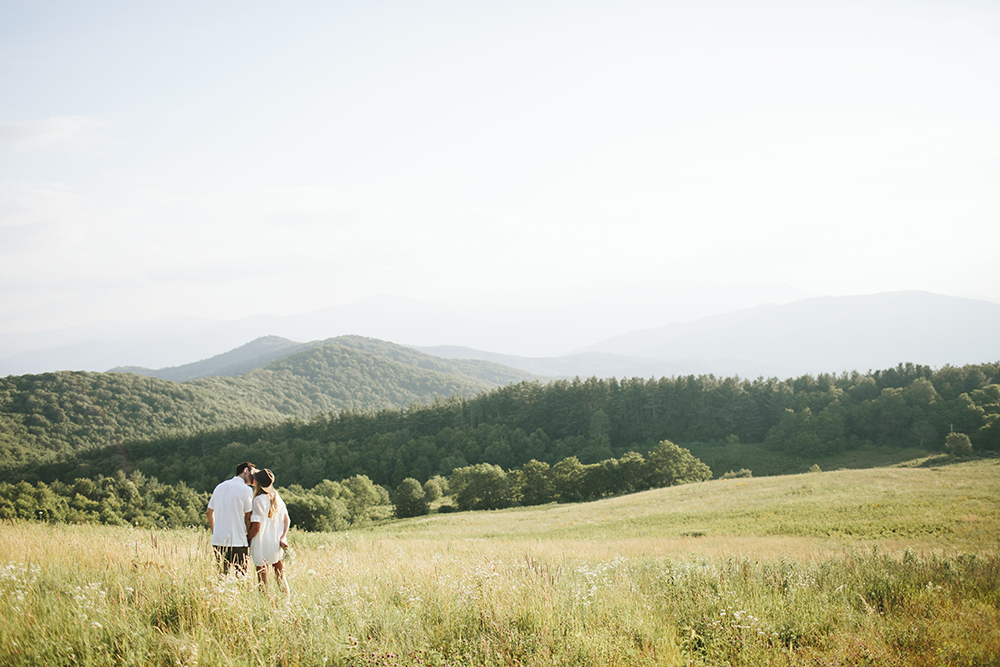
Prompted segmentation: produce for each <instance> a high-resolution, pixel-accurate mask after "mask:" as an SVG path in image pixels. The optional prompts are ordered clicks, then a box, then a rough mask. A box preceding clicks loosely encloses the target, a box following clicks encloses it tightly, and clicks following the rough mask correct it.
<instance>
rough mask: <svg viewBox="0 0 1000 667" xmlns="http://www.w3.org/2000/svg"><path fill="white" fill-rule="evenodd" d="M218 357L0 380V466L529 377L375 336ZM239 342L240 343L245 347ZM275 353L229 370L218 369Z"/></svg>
mask: <svg viewBox="0 0 1000 667" xmlns="http://www.w3.org/2000/svg"><path fill="white" fill-rule="evenodd" d="M256 343H257V344H256V345H251V346H250V347H249V348H248V349H240V350H234V351H233V353H230V354H229V355H221V357H222V358H221V359H210V360H206V361H204V362H199V363H198V364H191V365H190V366H188V367H180V368H173V369H166V372H165V373H164V375H166V376H170V375H174V376H178V377H183V376H194V375H199V374H201V375H204V374H205V373H219V374H218V375H210V376H202V377H200V378H199V379H195V380H187V381H184V382H176V381H172V380H169V379H163V378H160V377H147V376H143V375H138V374H134V373H123V372H114V373H111V372H109V373H90V372H83V371H61V372H57V373H44V374H40V375H22V376H8V377H6V378H0V469H7V470H10V469H12V468H20V467H22V466H24V465H26V464H32V463H44V462H47V461H54V460H59V459H61V458H65V457H67V456H71V455H72V454H74V453H75V452H78V451H84V450H89V449H92V448H96V447H104V446H108V445H115V444H120V443H123V442H126V441H132V440H140V439H144V438H151V437H159V436H163V435H165V434H168V433H179V432H194V431H201V430H205V429H213V428H220V427H225V426H232V425H236V424H243V423H253V422H256V423H262V422H276V421H280V420H284V419H287V418H289V417H298V418H302V419H307V418H309V417H311V416H313V415H315V414H316V413H320V412H329V411H343V410H380V409H385V408H401V407H406V406H409V405H411V404H413V403H420V402H429V401H432V400H434V398H435V397H449V396H454V395H456V394H462V395H466V396H472V395H475V394H479V393H481V392H484V391H487V390H488V389H490V388H492V387H495V386H497V385H499V384H505V383H507V382H512V381H515V380H523V379H530V378H531V377H532V376H530V375H529V374H526V373H523V372H520V371H515V370H513V369H505V368H503V367H501V366H499V365H498V364H493V363H490V362H481V361H473V362H451V361H447V360H442V359H438V358H436V357H432V356H429V355H424V354H421V353H419V352H415V351H413V350H410V349H408V348H403V347H401V346H396V345H393V344H391V343H384V342H382V341H376V340H374V339H365V338H360V337H345V338H342V339H333V340H330V341H320V342H315V343H309V344H297V343H292V342H291V341H284V340H283V339H267V340H262V341H257V342H256ZM244 347H247V346H244ZM285 352H290V354H287V355H286V356H283V357H282V358H278V359H276V360H274V361H270V363H268V364H267V365H265V366H261V367H255V368H253V369H252V370H250V371H249V372H246V373H242V374H240V375H236V376H224V375H222V374H221V373H223V372H227V371H228V372H231V371H232V370H233V369H238V368H240V367H241V364H242V367H247V366H253V365H255V364H258V363H261V362H262V360H267V358H268V357H269V356H276V357H280V356H281V355H282V354H283V353H285Z"/></svg>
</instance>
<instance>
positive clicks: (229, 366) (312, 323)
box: [0, 292, 1000, 384]
mask: <svg viewBox="0 0 1000 667" xmlns="http://www.w3.org/2000/svg"><path fill="white" fill-rule="evenodd" d="M633 307H641V306H639V305H634V306H633ZM390 316H391V317H390ZM663 317H667V315H664V316H663ZM366 318H367V319H366ZM474 319H475V318H469V317H466V316H465V315H463V314H462V313H460V312H457V311H454V310H448V309H444V308H442V307H438V306H431V305H428V304H421V303H420V302H418V301H414V300H407V299H397V298H394V297H384V298H380V299H373V300H368V301H366V302H364V303H359V304H355V305H354V306H353V307H352V308H346V307H345V308H341V309H336V310H328V311H316V312H315V313H312V314H307V315H303V316H295V317H290V318H279V317H263V316H262V317H258V318H246V319H244V320H240V321H237V322H229V323H211V325H210V326H209V325H206V324H205V322H204V321H198V320H171V321H169V322H162V323H159V325H158V326H159V328H157V327H153V326H152V325H149V326H150V327H152V328H148V329H143V327H142V325H139V324H136V323H122V324H121V330H122V336H123V337H124V338H125V339H124V340H115V339H113V337H112V336H111V335H110V334H109V333H108V332H107V331H105V332H104V333H100V334H98V332H96V331H93V332H89V330H87V329H86V328H79V330H78V331H75V333H74V332H69V333H68V332H65V331H64V332H42V333H40V334H37V335H36V338H35V344H37V345H38V347H37V348H36V349H33V350H24V349H22V348H23V347H24V346H25V345H28V344H29V342H28V340H27V339H26V338H24V335H22V334H2V335H0V350H2V349H4V346H6V349H8V350H11V349H15V348H17V349H22V351H20V352H17V353H15V354H12V355H10V356H8V357H7V358H5V359H0V375H3V374H5V373H6V374H24V373H28V372H40V371H42V370H56V369H62V368H84V369H92V370H93V369H105V368H112V367H113V368H115V369H116V370H125V371H131V372H136V373H139V374H143V375H150V376H153V377H159V378H163V379H170V380H175V381H184V380H192V379H198V378H207V377H214V376H219V377H234V376H237V375H240V374H242V373H247V372H250V371H252V370H254V369H257V368H262V367H265V366H266V365H268V364H270V363H272V362H275V361H277V360H280V359H282V358H285V357H287V356H290V355H292V354H295V353H297V352H302V351H304V350H307V349H309V348H312V347H315V346H317V345H321V344H322V343H324V342H329V341H331V340H337V341H339V343H338V344H341V345H346V346H348V347H354V348H355V349H359V350H363V349H365V347H364V345H362V344H361V343H359V342H358V341H362V340H365V338H362V337H360V336H340V337H338V338H330V337H329V336H330V334H337V333H340V334H343V333H356V332H357V331H364V330H366V329H367V330H370V329H378V328H380V327H382V328H384V329H386V330H390V329H392V326H388V325H387V324H386V322H387V321H388V320H395V321H398V322H401V323H406V322H409V323H410V324H399V325H394V326H396V330H397V331H398V333H400V335H406V333H407V332H409V333H410V334H412V335H413V336H414V338H417V339H421V338H426V336H427V335H428V332H429V331H431V329H432V328H433V327H437V330H438V331H439V332H441V331H443V332H447V333H440V335H441V337H442V338H447V339H451V340H459V339H461V338H462V337H463V336H467V337H468V338H470V339H476V338H477V334H475V332H474V331H473V330H474V329H476V328H477V327H478V328H480V329H482V328H489V327H491V326H494V327H495V329H496V330H495V331H494V335H502V334H504V333H505V332H506V333H508V334H509V333H510V331H511V327H512V324H511V323H510V322H507V323H501V322H494V323H492V324H491V323H490V322H488V321H486V320H475V321H473V320H474ZM365 322H368V323H367V324H365ZM268 327H270V329H269V328H268ZM348 327H354V328H355V330H354V331H350V330H349V329H348V330H347V331H345V330H344V329H345V328H348ZM284 331H296V332H298V333H305V334H310V333H315V334H317V335H316V336H315V337H306V338H299V339H298V340H309V341H312V342H305V343H302V342H294V341H295V338H294V337H293V336H285V337H282V332H284ZM250 332H253V333H254V334H255V335H254V336H253V337H252V338H253V342H252V343H246V341H247V340H250V338H247V337H246V336H248V334H249V333H250ZM88 335H95V336H98V337H97V338H91V339H89V340H86V341H85V342H76V343H73V344H70V345H56V346H54V347H44V346H45V345H47V344H51V343H55V342H57V341H59V340H63V341H66V340H71V339H72V340H77V341H79V340H81V339H85V338H86V337H87V336H88ZM519 335H521V336H522V337H523V336H524V335H526V334H525V333H524V332H523V331H522V332H520V333H519ZM549 335H551V332H550V333H549ZM74 336H75V337H76V338H74ZM479 338H480V339H481V338H482V337H481V336H479ZM368 340H374V339H373V338H371V337H368ZM396 340H397V342H399V343H407V344H408V346H406V347H404V345H402V344H398V345H395V348H394V349H395V350H396V351H395V352H394V354H395V355H396V358H398V359H400V360H402V359H403V358H404V356H405V355H404V354H403V353H402V352H401V350H405V349H409V350H416V351H418V352H422V353H425V355H433V357H436V358H438V359H441V360H449V361H450V362H451V364H452V365H451V366H448V367H447V369H446V370H444V371H443V372H447V373H452V372H455V370H456V369H458V368H459V367H461V368H462V369H464V370H463V371H462V372H463V373H466V374H468V373H472V374H473V375H471V376H469V377H472V376H475V373H476V372H482V373H486V374H487V375H486V376H482V377H480V380H483V381H488V382H491V383H494V384H497V383H499V384H503V383H505V382H509V381H516V380H517V379H523V377H533V376H542V377H550V378H551V377H574V376H580V377H590V376H595V375H596V376H599V377H618V378H623V377H645V378H648V377H662V376H673V375H688V374H694V375H699V374H709V373H712V374H715V375H717V376H729V375H740V376H742V377H758V376H765V377H782V378H784V377H793V376H798V375H801V374H804V373H813V374H816V373H821V372H837V373H839V372H841V371H851V370H859V371H866V370H869V369H874V368H887V367H891V366H895V365H896V364H899V363H901V362H914V363H921V364H926V365H930V366H935V367H939V366H943V365H946V364H951V365H962V364H966V363H983V362H987V361H993V360H998V359H1000V305H998V304H994V303H990V302H987V301H979V300H974V299H963V298H958V297H949V296H942V295H937V294H930V293H927V292H891V293H883V294H873V295H868V296H850V297H815V298H808V299H801V300H798V301H793V302H791V303H785V304H783V305H777V304H769V305H759V306H756V307H753V308H746V309H742V310H737V311H735V312H731V313H726V314H718V315H710V316H708V317H703V318H700V319H697V320H694V321H691V322H674V323H671V324H666V325H664V326H660V327H655V328H646V329H640V330H635V331H631V332H628V333H622V334H620V335H617V336H613V337H609V338H605V339H603V340H601V341H600V342H597V343H589V344H585V345H576V346H575V348H574V347H571V346H570V344H571V343H572V342H573V341H574V340H578V336H577V337H576V338H569V337H567V339H566V343H567V345H566V350H567V353H565V354H561V355H555V356H545V357H533V356H519V355H511V354H503V353H498V352H493V351H487V350H485V349H482V348H476V347H473V346H462V345H420V344H417V343H418V341H416V340H408V339H406V338H399V339H396ZM227 341H236V342H233V343H232V344H231V345H229V346H228V347H223V346H224V345H227ZM351 341H354V342H353V343H352V342H351ZM381 343H382V342H381V341H380V344H381ZM19 346H20V347H19ZM210 350H214V351H211V352H210V353H204V354H203V353H202V352H206V351H210ZM220 350H221V353H220ZM226 350H228V351H226ZM198 351H201V352H198ZM196 352H198V354H197V355H195V353H196ZM182 354H186V355H188V356H187V357H186V359H182V360H178V361H174V362H168V363H156V362H157V360H164V359H178V357H179V356H180V355H182ZM125 359H135V360H140V359H145V360H152V361H153V362H154V363H148V361H146V362H140V363H136V362H134V361H133V362H130V363H129V365H123V363H122V361H123V360H125ZM192 359H202V361H191V360H192ZM427 359H428V357H424V358H423V359H422V360H421V361H420V362H419V364H417V365H421V364H422V366H421V367H424V368H430V366H428V365H427V364H429V363H430V362H428V361H427ZM459 360H464V362H463V363H464V365H456V364H457V362H458V361H459ZM474 361H478V362H492V363H493V364H495V365H499V366H503V367H506V368H500V367H499V366H492V367H491V366H479V367H477V368H475V369H474V368H473V366H471V365H470V364H471V363H472V362H474ZM103 362H107V363H106V365H100V364H102V363H103ZM410 362H413V360H412V359H410V360H408V361H407V363H410ZM154 368H158V370H150V369H154ZM27 369H33V370H27ZM488 369H489V370H488ZM512 369H517V370H519V371H522V372H523V373H526V374H529V375H527V376H518V375H517V373H514V372H513V371H512ZM474 371H475V372H474ZM476 377H479V376H476ZM486 377H488V378H489V379H488V380H487V379H486Z"/></svg>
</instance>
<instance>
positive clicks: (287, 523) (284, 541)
mask: <svg viewBox="0 0 1000 667" xmlns="http://www.w3.org/2000/svg"><path fill="white" fill-rule="evenodd" d="M291 527H292V520H291V519H289V518H288V512H285V524H284V530H282V531H281V537H279V538H278V544H280V545H281V547H282V548H283V549H287V548H288V529H289V528H291Z"/></svg>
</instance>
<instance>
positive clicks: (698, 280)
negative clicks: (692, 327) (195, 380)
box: [0, 0, 1000, 344]
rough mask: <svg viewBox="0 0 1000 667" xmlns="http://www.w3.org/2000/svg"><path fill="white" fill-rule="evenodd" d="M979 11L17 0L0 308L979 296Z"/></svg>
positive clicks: (62, 312)
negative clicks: (762, 291) (743, 294)
mask: <svg viewBox="0 0 1000 667" xmlns="http://www.w3.org/2000/svg"><path fill="white" fill-rule="evenodd" d="M998 37H1000V8H998V7H997V6H996V5H995V4H994V3H989V2H985V1H971V0H965V1H961V0H959V1H953V2H943V1H926V2H919V3H901V2H896V1H888V0H875V1H874V2H865V3H860V2H842V3H829V4H816V3H811V4H802V3H794V2H790V1H778V0H769V1H765V2H759V3H749V4H748V3H736V2H722V1H716V2H703V3H693V2H689V3H684V2H680V3H652V2H622V3H614V4H607V3H569V2H565V1H553V2H540V3H538V2H535V3H522V2H513V3H497V4H483V3H476V4H471V5H470V4H468V3H457V2H438V1H433V2H426V1H425V2H416V3H413V2H411V3H402V2H381V3H361V2H343V3H336V4H327V3H318V2H307V3H301V4H297V5H294V6H281V7H278V6H275V5H272V4H266V3H261V2H250V3H235V2H224V3H212V4H210V5H203V4H196V3H192V2H179V3H171V4H169V5H152V6H150V5H136V4H133V3H127V2H117V1H116V2H96V3H88V4H86V5H73V4H69V5H67V4H57V3H52V2H28V1H13V2H8V3H5V4H4V5H3V7H2V8H0V91H2V92H6V93H7V94H5V95H0V332H3V333H13V332H31V331H44V330H53V329H60V328H65V327H72V326H77V325H84V324H88V323H92V322H99V321H106V320H130V321H133V320H156V319H161V318H170V317H184V316H190V317H200V318H206V319H214V320H235V319H239V318H243V317H247V316H250V315H255V314H270V315H276V316H287V315H293V314H298V313H306V312H309V311H312V310H316V309H320V308H327V307H331V306H336V305H344V304H352V303H356V302H358V301H359V300H363V299H366V298H370V297H373V296H376V295H383V294H388V295H397V296H400V297H404V298H409V299H418V300H420V301H423V302H427V303H432V304H439V305H441V306H442V307H444V306H446V307H449V308H459V309H465V310H474V311H477V312H491V311H492V312H495V313H499V314H504V313H512V314H513V315H512V317H524V318H529V319H530V317H532V316H533V315H532V314H533V313H539V312H542V313H544V312H545V311H547V310H551V309H553V308H557V307H559V304H568V305H567V306H566V307H567V308H569V307H570V305H571V304H574V303H584V302H588V300H589V301H593V300H596V301H597V302H601V303H605V302H607V303H610V304H613V305H614V307H615V308H617V309H618V310H617V311H616V312H618V313H622V312H624V313H626V315H624V316H623V315H615V317H626V318H627V317H631V318H632V319H631V320H629V322H633V323H639V324H640V325H642V323H643V322H650V323H649V324H648V325H647V326H656V325H657V324H662V323H665V322H666V321H671V320H670V319H665V320H663V321H661V322H655V321H654V316H657V315H662V313H660V314H658V313H655V312H653V313H643V312H641V310H642V309H643V308H644V307H646V305H647V304H649V303H654V302H656V301H655V299H661V300H662V299H664V298H666V297H664V296H663V295H671V294H673V295H684V294H688V295H691V294H694V295H700V296H698V297H696V299H695V300H696V301H697V300H698V299H700V300H701V303H699V304H695V306H697V307H695V306H691V305H690V304H688V305H687V306H685V305H684V303H683V298H681V297H678V298H677V299H675V303H676V304H678V305H676V308H677V312H675V313H673V314H671V317H674V318H676V317H681V316H684V315H678V314H677V313H681V312H682V311H684V308H688V311H684V312H688V313H689V315H688V316H690V313H698V312H702V313H716V312H724V309H726V308H729V309H731V310H734V309H737V308H738V307H739V305H737V306H735V307H734V306H733V301H732V298H731V295H732V294H734V293H737V292H738V291H739V290H740V289H745V290H748V291H752V290H753V289H755V288H759V287H761V286H765V287H766V286H771V287H774V286H779V287H781V288H782V289H785V290H787V291H788V292H789V293H793V292H794V293H802V294H805V295H831V296H846V295H856V294H873V293H880V292H893V291H904V290H921V291H927V292H932V293H936V294H943V295H950V296H959V297H966V298H975V299H982V300H987V301H990V302H993V303H1000V281H998V280H996V277H995V268H994V265H995V261H994V258H993V255H994V254H995V253H994V248H995V247H996V245H997V242H998V241H1000V226H998V225H997V224H996V220H998V219H1000V197H997V196H996V184H997V183H1000V162H998V161H997V159H996V156H997V155H998V154H1000V87H998V86H997V85H996V83H995V82H996V81H998V80H1000V39H998ZM622 294H626V295H627V294H634V295H635V299H634V304H631V305H630V304H629V303H628V299H623V298H622V297H620V296H618V295H622ZM727 294H728V295H730V296H726V295H727ZM644 295H645V296H644ZM644 298H646V299H647V300H646V301H644V300H643V299H644ZM601 299H604V301H603V302H602V301H601ZM726 299H730V301H728V302H727V301H726ZM610 307H611V306H609V308H610ZM629 308H632V310H634V311H636V312H634V313H632V310H629ZM698 308H701V310H700V311H699V310H698ZM622 324H623V325H624V324H626V323H625V322H623V323H622ZM629 328H634V326H632V324H630V325H629V326H623V330H628V329H629ZM449 342H450V341H441V344H446V343H449Z"/></svg>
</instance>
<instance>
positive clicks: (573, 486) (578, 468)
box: [552, 456, 587, 503]
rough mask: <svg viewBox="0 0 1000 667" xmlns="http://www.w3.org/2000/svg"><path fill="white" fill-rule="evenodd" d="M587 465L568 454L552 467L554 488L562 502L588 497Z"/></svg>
mask: <svg viewBox="0 0 1000 667" xmlns="http://www.w3.org/2000/svg"><path fill="white" fill-rule="evenodd" d="M586 474H587V469H586V467H585V466H584V465H583V464H582V463H580V459H578V458H576V457H575V456H568V457H566V458H564V459H563V460H562V461H560V462H559V463H557V464H555V465H554V466H553V467H552V489H553V491H554V492H555V495H556V498H557V499H558V500H559V502H562V503H576V502H580V501H581V500H584V498H586V495H585V494H586V491H585V489H584V477H585V476H586Z"/></svg>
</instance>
